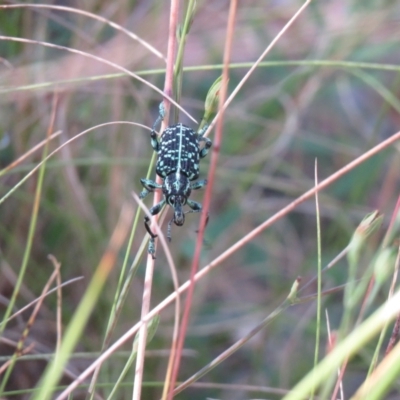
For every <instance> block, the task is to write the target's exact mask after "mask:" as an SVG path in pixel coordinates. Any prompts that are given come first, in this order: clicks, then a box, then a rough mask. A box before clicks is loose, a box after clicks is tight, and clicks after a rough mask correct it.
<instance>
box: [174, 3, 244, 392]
mask: <svg viewBox="0 0 400 400" xmlns="http://www.w3.org/2000/svg"><path fill="white" fill-rule="evenodd" d="M236 10H237V0H231V2H230V8H229V16H228V27H227V34H226V45H225V53H224V68H223V73H222V87H221V91H220V97H219V109H220V111H221V113H220V118H219V119H218V120H217V127H216V133H215V138H214V143H213V148H212V149H213V150H212V153H211V161H210V170H209V173H208V182H207V190H206V193H205V195H204V201H203V210H204V211H203V212H202V213H201V218H200V227H199V233H198V236H197V242H196V249H195V252H194V257H193V262H192V268H191V272H190V285H189V288H188V293H187V297H186V302H185V309H184V312H183V317H182V324H181V329H180V332H179V338H178V343H177V349H176V359H175V362H174V366H173V371H172V376H171V385H170V388H169V393H168V398H167V399H168V400H172V399H173V396H174V388H175V383H176V380H177V377H178V372H179V366H180V360H181V355H182V349H183V344H184V342H185V337H186V332H187V327H188V325H189V317H190V311H191V308H192V300H193V292H194V288H195V276H196V274H197V271H198V269H199V260H200V252H201V248H202V244H203V236H204V228H205V224H206V218H207V215H208V209H209V207H210V203H211V192H212V188H213V185H214V176H215V171H216V168H217V163H218V157H219V149H220V146H221V141H222V129H223V111H224V109H223V105H224V103H225V99H226V97H227V86H228V80H229V61H230V57H231V49H232V41H233V34H234V26H235V19H236Z"/></svg>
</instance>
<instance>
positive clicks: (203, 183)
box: [190, 179, 207, 190]
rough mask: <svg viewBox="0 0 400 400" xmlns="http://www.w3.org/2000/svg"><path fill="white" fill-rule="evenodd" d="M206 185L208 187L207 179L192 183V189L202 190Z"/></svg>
mask: <svg viewBox="0 0 400 400" xmlns="http://www.w3.org/2000/svg"><path fill="white" fill-rule="evenodd" d="M206 185H207V179H203V180H201V181H197V182H192V183H190V189H192V190H197V189H202V188H203V187H204V186H206Z"/></svg>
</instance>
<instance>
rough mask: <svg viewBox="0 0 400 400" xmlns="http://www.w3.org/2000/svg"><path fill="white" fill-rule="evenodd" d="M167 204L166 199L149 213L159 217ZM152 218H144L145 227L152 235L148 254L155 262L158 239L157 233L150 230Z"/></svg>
mask: <svg viewBox="0 0 400 400" xmlns="http://www.w3.org/2000/svg"><path fill="white" fill-rule="evenodd" d="M164 204H165V199H163V200H161V201H160V202H159V203H157V204H156V205H155V206H154V207H152V208H150V210H149V212H150V214H151V215H157V214H158V213H159V212H160V211H161V209H162V208H163V207H164ZM149 223H150V218H149V217H148V216H147V215H145V217H144V227H145V228H146V231H147V232H148V234H149V235H150V241H149V247H148V253H149V254H151V256H152V257H153V260H155V259H156V255H155V254H156V247H155V243H154V239H155V238H156V237H157V235H156V234H155V233H153V232H152V230H151V228H150V224H149Z"/></svg>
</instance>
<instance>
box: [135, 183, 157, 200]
mask: <svg viewBox="0 0 400 400" xmlns="http://www.w3.org/2000/svg"><path fill="white" fill-rule="evenodd" d="M140 182H141V183H142V185H143V187H144V190H143V191H142V192H140V194H139V198H140V199H144V198H145V197H146V196H147V195H148V194H149V193H150V192H153V191H154V190H156V189H162V185H160V184H159V183H156V182H154V181H152V180H151V179H141V180H140Z"/></svg>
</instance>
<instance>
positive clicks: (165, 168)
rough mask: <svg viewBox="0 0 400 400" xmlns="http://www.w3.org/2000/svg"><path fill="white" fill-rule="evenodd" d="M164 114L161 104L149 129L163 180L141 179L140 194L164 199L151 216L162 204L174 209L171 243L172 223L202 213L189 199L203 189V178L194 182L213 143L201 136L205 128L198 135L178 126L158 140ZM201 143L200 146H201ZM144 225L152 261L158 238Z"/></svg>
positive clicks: (147, 223) (204, 182) (145, 220)
mask: <svg viewBox="0 0 400 400" xmlns="http://www.w3.org/2000/svg"><path fill="white" fill-rule="evenodd" d="M164 116H165V111H164V107H163V104H162V103H161V104H160V107H159V116H158V118H157V120H156V121H155V122H154V124H153V127H152V129H151V134H150V138H151V146H152V147H153V149H154V151H156V152H157V155H158V158H157V165H156V174H157V175H158V176H159V177H160V178H162V179H163V183H162V184H158V183H157V182H155V181H153V180H150V179H141V180H140V181H141V183H142V185H143V187H144V190H143V191H142V192H141V193H140V198H141V199H143V198H144V197H146V196H147V195H148V194H149V193H150V192H153V191H154V190H156V189H161V190H162V193H163V199H162V200H161V201H160V202H159V203H158V204H156V205H155V206H154V207H152V208H151V209H150V210H149V211H150V214H151V215H157V214H158V213H159V212H160V211H161V209H162V208H163V207H164V205H165V204H167V205H169V206H171V207H172V208H173V209H174V215H173V217H172V219H171V220H170V221H169V222H168V228H167V239H168V240H169V241H171V225H172V222H174V223H175V225H177V226H182V225H183V224H184V223H185V214H188V213H197V212H201V210H202V206H201V204H200V203H198V202H196V201H193V200H190V199H189V197H190V194H191V192H192V190H197V189H201V188H203V187H204V186H205V185H206V184H207V180H206V179H203V180H200V181H197V182H194V181H195V180H196V179H197V178H198V177H199V172H200V168H199V163H200V159H202V158H204V157H205V156H206V155H207V153H208V151H209V149H210V147H211V145H212V142H211V140H210V139H208V138H207V137H204V133H205V132H206V130H207V128H208V125H205V126H204V127H203V128H202V129H201V130H200V131H199V132H195V131H194V130H193V129H191V128H189V127H188V126H186V125H184V124H181V123H178V124H176V125H171V126H168V127H167V128H166V129H165V130H164V132H163V133H162V134H161V137H160V139H159V138H158V136H157V132H156V127H157V125H158V124H159V123H160V122H161V121H162V120H163V119H164ZM201 142H204V146H203V147H201V146H200V143H201ZM185 205H188V206H189V207H190V210H189V211H186V212H185V211H183V207H184V206H185ZM144 226H145V228H146V230H147V232H148V233H149V235H150V241H149V248H148V252H149V254H151V256H152V257H153V259H154V258H155V244H154V239H155V238H156V237H157V235H156V234H155V233H153V232H152V230H151V228H150V218H149V217H148V216H147V215H146V216H145V217H144Z"/></svg>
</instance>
